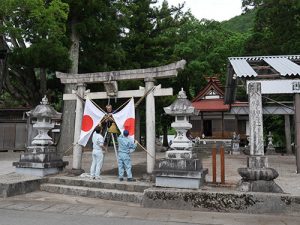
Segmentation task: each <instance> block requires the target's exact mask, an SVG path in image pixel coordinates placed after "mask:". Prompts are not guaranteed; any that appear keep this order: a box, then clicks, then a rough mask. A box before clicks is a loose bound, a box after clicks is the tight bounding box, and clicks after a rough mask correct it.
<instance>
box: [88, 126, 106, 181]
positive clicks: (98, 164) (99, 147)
mask: <svg viewBox="0 0 300 225" xmlns="http://www.w3.org/2000/svg"><path fill="white" fill-rule="evenodd" d="M92 141H93V152H92V157H93V161H92V165H91V170H90V175H91V177H92V178H93V179H100V171H101V168H102V166H103V151H104V150H105V148H104V145H103V144H104V138H103V136H102V135H101V127H99V126H97V127H96V128H95V131H94V133H93V137H92Z"/></svg>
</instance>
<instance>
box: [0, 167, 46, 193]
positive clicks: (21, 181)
mask: <svg viewBox="0 0 300 225" xmlns="http://www.w3.org/2000/svg"><path fill="white" fill-rule="evenodd" d="M46 181H47V178H41V177H35V176H28V175H21V174H16V173H11V174H7V175H2V176H0V197H3V198H6V197H11V196H15V195H20V194H26V193H29V192H33V191H37V190H39V189H40V185H41V184H42V183H44V182H46Z"/></svg>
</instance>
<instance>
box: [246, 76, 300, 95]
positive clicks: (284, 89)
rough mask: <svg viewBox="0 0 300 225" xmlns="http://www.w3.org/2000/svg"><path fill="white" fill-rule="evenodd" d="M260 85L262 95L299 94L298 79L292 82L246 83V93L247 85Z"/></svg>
mask: <svg viewBox="0 0 300 225" xmlns="http://www.w3.org/2000/svg"><path fill="white" fill-rule="evenodd" d="M252 82H253V83H254V82H255V83H257V82H259V83H261V93H262V94H293V93H300V79H294V80H259V81H258V80H253V81H249V80H248V81H247V93H248V85H249V83H252Z"/></svg>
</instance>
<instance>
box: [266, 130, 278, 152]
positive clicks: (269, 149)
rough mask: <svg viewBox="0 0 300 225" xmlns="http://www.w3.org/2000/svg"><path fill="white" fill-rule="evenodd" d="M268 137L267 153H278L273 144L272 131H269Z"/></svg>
mask: <svg viewBox="0 0 300 225" xmlns="http://www.w3.org/2000/svg"><path fill="white" fill-rule="evenodd" d="M267 137H268V145H267V154H268V155H274V154H276V152H275V148H274V145H273V134H272V133H271V131H269V134H268V135H267Z"/></svg>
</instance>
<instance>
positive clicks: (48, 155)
mask: <svg viewBox="0 0 300 225" xmlns="http://www.w3.org/2000/svg"><path fill="white" fill-rule="evenodd" d="M28 115H29V116H30V117H33V118H36V123H35V124H34V125H33V128H34V129H37V131H38V135H37V136H35V137H34V138H33V141H32V142H31V146H28V147H27V151H26V152H24V153H22V154H21V155H20V161H19V162H13V165H14V166H15V167H16V172H17V173H21V174H30V175H36V176H46V175H49V174H56V173H58V172H59V171H60V170H62V169H63V168H64V167H65V166H66V165H68V162H63V161H62V159H61V157H60V156H59V155H58V154H57V151H56V147H55V146H53V141H52V138H51V137H50V136H49V135H48V132H49V130H50V129H52V128H54V123H53V121H52V120H51V118H54V117H61V113H58V112H56V111H55V110H54V108H53V107H52V106H50V105H49V104H48V99H47V98H46V96H45V97H44V98H43V99H42V102H41V104H40V105H38V106H37V107H35V108H34V109H33V110H31V111H29V112H28Z"/></svg>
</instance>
